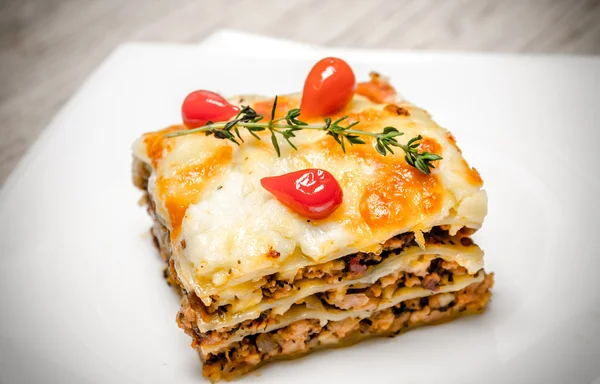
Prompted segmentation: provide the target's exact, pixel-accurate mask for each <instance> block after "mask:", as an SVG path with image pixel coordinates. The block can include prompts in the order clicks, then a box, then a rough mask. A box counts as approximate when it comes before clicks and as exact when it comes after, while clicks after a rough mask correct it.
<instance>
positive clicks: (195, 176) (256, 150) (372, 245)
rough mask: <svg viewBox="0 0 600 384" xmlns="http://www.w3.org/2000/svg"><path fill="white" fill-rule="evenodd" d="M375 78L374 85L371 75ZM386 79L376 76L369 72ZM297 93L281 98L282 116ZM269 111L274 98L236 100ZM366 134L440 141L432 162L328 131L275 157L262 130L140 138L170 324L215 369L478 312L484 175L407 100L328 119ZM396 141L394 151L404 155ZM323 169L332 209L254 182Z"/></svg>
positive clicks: (143, 182) (140, 166)
mask: <svg viewBox="0 0 600 384" xmlns="http://www.w3.org/2000/svg"><path fill="white" fill-rule="evenodd" d="M373 81H380V80H379V79H376V78H374V79H373V80H372V82H373ZM376 85H377V84H376ZM300 98H301V95H299V94H294V95H287V96H284V97H279V102H278V104H277V108H276V111H275V116H276V117H277V116H283V115H285V114H286V113H287V111H289V110H291V109H293V108H298V106H299V104H300ZM230 101H231V103H232V104H235V105H240V106H241V105H245V106H248V105H249V106H251V107H252V108H253V109H254V110H255V111H257V112H258V113H261V114H264V115H268V114H269V113H270V109H271V106H272V105H273V99H270V98H262V97H256V96H242V97H236V98H233V99H231V100H230ZM340 116H348V120H349V121H360V124H359V127H360V129H362V130H366V131H372V132H375V131H381V130H382V129H383V128H384V127H388V126H393V127H395V128H397V129H398V130H399V131H402V132H404V135H403V136H399V137H398V141H399V142H400V143H402V144H405V143H406V142H407V141H408V140H409V139H410V138H411V137H416V136H418V135H421V136H422V137H423V139H422V140H421V141H420V142H419V143H420V146H419V150H421V151H428V152H431V153H436V154H438V155H440V156H442V158H443V159H442V160H438V161H436V162H435V168H434V169H432V171H431V173H430V174H425V173H423V172H421V171H419V170H418V169H417V168H415V167H413V166H410V165H409V164H407V162H406V160H405V158H404V154H402V153H395V154H388V155H387V156H382V155H381V154H380V153H378V152H377V150H376V148H375V145H374V142H373V141H369V138H366V139H365V141H366V145H354V146H347V147H346V148H345V152H344V151H343V150H342V148H341V147H340V145H339V144H338V143H336V141H335V140H334V138H333V137H332V136H330V135H327V134H326V133H325V132H323V131H318V130H312V131H308V130H306V131H299V132H296V136H295V142H294V143H295V145H296V147H297V149H294V148H291V147H290V146H286V145H284V144H285V142H283V140H282V142H281V145H280V148H281V154H280V156H277V154H276V153H275V150H274V148H273V146H272V145H270V144H271V142H270V139H269V136H268V135H267V133H265V132H256V134H257V135H259V136H260V137H261V138H262V140H255V139H253V137H252V136H250V134H249V133H248V132H240V133H241V135H242V138H243V139H244V142H243V143H241V145H239V146H238V145H236V144H234V143H232V142H231V141H228V140H222V139H220V138H218V137H215V136H214V135H211V136H207V135H204V134H190V135H185V136H180V137H173V138H167V137H165V134H167V133H169V132H173V131H178V130H183V129H185V127H183V126H173V127H169V128H167V129H165V130H162V131H159V132H153V133H148V134H145V135H143V136H142V137H141V138H140V139H139V140H138V141H137V142H136V143H135V145H134V182H135V184H136V185H137V186H138V187H139V188H141V189H142V190H144V191H145V201H146V203H147V205H148V211H149V213H150V215H151V217H152V218H153V220H154V225H153V227H152V234H153V235H154V237H155V240H156V244H157V246H158V248H159V249H160V253H161V255H162V257H163V258H164V260H165V262H166V263H167V269H166V273H165V276H166V277H167V279H168V281H169V283H170V284H172V285H174V286H175V287H176V288H177V289H178V290H179V291H180V292H181V295H182V306H181V310H180V311H179V313H178V315H177V323H178V324H179V326H180V327H181V328H182V329H183V330H184V331H185V332H186V333H187V334H188V335H190V336H191V338H192V347H193V348H195V349H196V350H197V352H198V354H199V356H200V359H201V360H202V362H203V364H204V366H203V373H204V375H205V376H206V377H208V378H209V379H210V380H213V381H214V380H219V379H231V378H233V377H236V376H237V375H240V374H243V373H246V372H248V371H250V370H253V369H255V368H257V367H258V366H260V365H262V364H263V363H265V362H266V361H269V360H272V359H279V358H290V357H297V356H301V355H304V354H306V353H308V352H310V351H312V350H314V349H317V348H322V347H330V346H336V347H337V346H342V345H348V344H352V343H355V342H358V341H360V340H362V339H364V338H366V337H371V336H389V335H397V334H398V333H400V332H403V331H405V330H408V329H411V328H413V327H417V326H420V325H426V324H437V323H440V322H444V321H448V320H451V319H453V318H456V317H458V316H460V315H464V314H472V313H479V312H481V311H482V310H483V309H484V308H485V306H486V304H487V302H488V299H489V297H490V287H491V286H492V275H491V274H488V273H486V272H485V271H484V269H483V252H482V251H481V249H480V248H479V247H478V246H477V245H476V244H474V242H473V240H472V239H471V235H472V234H473V233H474V232H475V231H476V230H478V229H479V228H480V227H481V225H482V222H483V219H484V217H485V215H486V212H487V196H486V193H485V191H484V190H482V189H481V188H482V180H481V178H480V176H479V174H478V173H477V171H476V170H475V169H473V168H471V167H470V166H469V165H468V164H467V162H466V161H465V159H464V158H463V156H462V154H461V151H460V149H459V148H458V146H457V144H456V141H455V140H454V138H453V136H452V135H451V134H450V133H449V132H448V131H446V130H445V129H443V128H441V127H440V126H438V125H437V124H436V123H435V122H434V121H433V120H432V119H431V117H430V115H429V114H428V113H427V112H426V111H424V110H422V109H420V108H418V107H416V106H414V105H412V104H410V103H409V102H407V101H405V100H402V99H398V100H396V101H394V102H389V101H384V100H380V99H377V98H373V97H370V95H368V94H367V95H366V96H361V95H359V94H357V95H355V96H354V97H353V99H352V100H351V101H350V103H349V104H348V105H347V106H346V107H345V109H344V110H342V111H340V112H339V113H337V114H336V115H335V116H333V117H332V118H336V117H340ZM397 152H398V151H397ZM307 168H318V169H324V170H327V171H328V172H329V173H331V174H332V175H333V176H334V177H335V179H336V180H337V181H338V183H339V185H340V187H341V189H342V190H343V202H342V204H341V205H340V206H339V208H338V209H337V210H336V211H335V212H334V213H333V214H331V215H330V216H329V217H327V218H324V219H318V220H315V219H312V220H311V219H308V218H306V217H303V216H301V215H299V214H297V213H295V212H294V211H292V210H291V209H289V208H288V207H286V206H285V205H283V204H282V203H281V202H279V201H278V200H277V199H276V198H274V196H273V195H271V194H270V193H268V192H267V191H266V190H265V189H264V188H262V187H261V183H260V180H261V179H262V178H264V177H269V176H275V175H281V174H286V173H289V172H293V171H297V170H302V169H307Z"/></svg>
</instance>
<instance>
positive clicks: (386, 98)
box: [356, 72, 396, 104]
mask: <svg viewBox="0 0 600 384" xmlns="http://www.w3.org/2000/svg"><path fill="white" fill-rule="evenodd" d="M370 76H371V81H368V82H364V83H358V84H357V86H356V94H358V95H361V96H364V97H366V98H367V99H369V100H371V101H372V102H374V103H377V104H384V103H393V102H394V101H395V100H396V90H395V89H394V87H392V86H391V85H390V83H389V82H388V80H387V79H385V78H383V77H381V76H380V75H379V74H378V73H376V72H371V73H370Z"/></svg>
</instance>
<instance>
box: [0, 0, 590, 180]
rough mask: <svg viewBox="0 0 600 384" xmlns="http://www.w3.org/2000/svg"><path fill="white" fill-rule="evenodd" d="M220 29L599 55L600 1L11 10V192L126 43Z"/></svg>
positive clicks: (36, 4) (335, 41)
mask: <svg viewBox="0 0 600 384" xmlns="http://www.w3.org/2000/svg"><path fill="white" fill-rule="evenodd" d="M219 28H233V29H238V30H242V31H248V32H254V33H260V34H265V35H271V36H279V37H283V38H288V39H293V40H298V41H302V42H307V43H315V44H324V45H328V46H345V47H368V48H393V49H421V50H427V49H435V50H461V51H493V52H527V53H561V54H586V55H599V54H600V1H599V0H573V1H569V0H446V1H441V0H412V1H411V0H372V1H367V0H287V1H283V0H220V1H211V0H170V1H150V0H148V1H146V0H130V1H125V0H0V84H1V87H0V137H1V138H2V139H1V140H0V183H3V182H4V180H5V179H6V177H7V176H8V174H9V173H10V171H11V170H12V169H13V168H14V166H15V165H16V163H17V161H18V160H19V159H20V158H21V156H22V155H23V153H24V152H25V151H26V150H27V148H28V147H29V146H30V145H31V144H32V142H33V141H34V140H35V139H36V138H37V137H38V135H39V133H40V132H41V131H42V130H43V128H44V127H45V126H46V125H47V124H48V122H49V121H50V119H51V118H52V116H53V115H54V114H55V113H56V112H57V111H58V109H60V107H61V106H62V105H63V104H64V103H65V102H66V101H67V99H68V98H69V97H70V96H71V95H72V94H73V93H74V92H75V90H76V89H77V87H78V86H79V85H80V84H81V83H82V81H83V80H84V79H85V78H86V76H88V75H89V74H90V72H91V71H92V70H93V69H94V68H95V67H96V66H97V65H98V64H99V63H100V62H101V61H102V60H103V59H104V58H105V57H106V56H107V55H108V54H109V53H110V52H111V51H112V50H113V49H114V48H115V47H116V46H117V45H119V44H120V43H123V42H127V41H165V42H189V43H196V42H199V41H200V40H202V38H204V37H205V36H207V35H209V34H210V33H212V32H213V31H215V30H216V29H219Z"/></svg>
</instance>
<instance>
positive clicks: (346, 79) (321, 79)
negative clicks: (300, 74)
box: [300, 57, 356, 117]
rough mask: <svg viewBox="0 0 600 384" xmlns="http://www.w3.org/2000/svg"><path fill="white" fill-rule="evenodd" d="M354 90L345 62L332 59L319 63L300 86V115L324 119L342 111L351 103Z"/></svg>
mask: <svg viewBox="0 0 600 384" xmlns="http://www.w3.org/2000/svg"><path fill="white" fill-rule="evenodd" d="M355 88H356V79H355V77H354V72H352V68H350V66H349V65H348V63H346V62H345V61H344V60H342V59H338V58H335V57H327V58H325V59H323V60H321V61H319V62H318V63H317V64H315V66H314V67H313V68H312V69H311V71H310V73H309V74H308V77H307V78H306V82H305V83H304V91H303V93H302V102H301V104H300V110H301V111H302V116H304V117H319V116H327V115H330V114H333V113H335V112H337V111H339V110H341V109H343V108H344V107H345V106H346V105H348V103H349V102H350V100H352V96H353V95H354V89H355Z"/></svg>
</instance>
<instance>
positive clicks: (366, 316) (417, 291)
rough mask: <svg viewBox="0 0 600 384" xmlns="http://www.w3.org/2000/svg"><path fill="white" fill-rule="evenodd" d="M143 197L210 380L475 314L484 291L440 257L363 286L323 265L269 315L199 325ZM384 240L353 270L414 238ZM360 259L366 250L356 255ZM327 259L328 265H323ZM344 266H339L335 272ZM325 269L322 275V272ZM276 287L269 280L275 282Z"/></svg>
mask: <svg viewBox="0 0 600 384" xmlns="http://www.w3.org/2000/svg"><path fill="white" fill-rule="evenodd" d="M136 165H137V166H135V167H134V181H135V184H136V185H137V186H138V187H140V188H141V189H145V188H146V186H147V177H148V175H149V172H148V170H147V169H146V168H144V167H143V166H142V165H141V164H136ZM145 202H146V203H147V205H148V211H149V213H150V215H151V216H152V217H153V218H154V221H155V223H154V226H153V228H152V231H151V232H152V234H153V236H154V239H155V243H156V245H157V247H158V248H159V250H160V253H161V256H162V257H163V259H164V260H165V261H166V262H167V269H166V270H165V278H167V281H168V283H169V284H171V285H173V286H174V287H176V289H177V290H178V291H179V293H181V295H182V307H181V310H180V311H179V313H178V316H177V322H178V324H179V326H180V327H181V328H182V329H183V330H184V331H185V332H186V333H187V334H188V335H190V336H191V337H192V340H193V341H192V347H193V348H195V349H196V350H197V352H198V354H199V356H200V359H201V360H202V361H203V363H204V367H203V374H204V376H206V377H208V378H209V379H210V380H211V381H216V380H220V379H232V378H235V377H236V376H238V375H241V374H244V373H246V372H248V371H251V370H253V369H256V368H257V367H259V366H260V365H262V364H263V363H265V362H267V361H269V360H274V359H286V358H295V357H299V356H302V355H304V354H306V353H309V352H310V351H312V350H315V349H318V348H325V347H339V346H346V345H349V344H353V343H356V342H359V341H361V340H362V339H364V338H367V337H375V336H391V335H396V334H398V333H400V332H402V331H405V330H408V329H411V328H414V327H417V326H420V325H427V324H436V323H440V322H445V321H449V320H452V319H453V318H456V317H458V316H461V315H464V314H472V313H479V312H481V311H482V310H483V309H484V308H485V306H486V305H487V302H488V300H489V297H490V288H491V286H492V284H493V275H492V274H486V273H485V272H484V271H483V269H480V270H478V271H477V272H475V271H476V269H475V270H472V271H471V272H468V271H467V269H466V268H465V267H464V266H462V265H460V263H457V262H456V261H449V260H444V259H443V258H442V257H441V256H440V255H438V257H436V258H431V259H430V260H429V261H428V262H427V263H423V262H421V265H423V267H424V269H423V271H422V273H420V274H419V273H416V274H415V273H409V272H407V271H402V270H394V273H392V274H389V275H385V276H382V277H381V278H379V279H377V280H375V279H373V281H371V282H369V283H368V284H364V283H363V284H358V285H344V284H342V285H339V286H336V281H337V282H339V281H344V279H348V277H346V276H345V275H339V276H338V275H336V274H335V273H336V272H335V271H333V272H332V270H329V269H331V268H325V269H326V270H327V271H326V272H327V273H329V274H332V275H331V276H330V278H329V280H328V283H327V284H328V285H327V286H328V288H327V290H326V291H319V292H317V293H314V294H311V295H310V296H307V297H304V298H302V299H301V300H299V301H295V300H296V299H294V301H295V302H294V304H293V305H292V307H290V309H288V310H287V311H286V312H284V313H277V311H274V310H271V309H268V310H265V311H262V312H261V313H260V316H259V317H258V318H249V319H247V320H245V321H243V322H239V323H237V324H235V325H231V326H222V327H218V328H215V329H213V330H203V331H201V330H200V329H199V324H201V323H202V322H201V321H200V320H201V319H203V316H204V317H207V316H209V317H210V316H213V315H214V314H213V313H208V312H207V309H208V308H207V307H206V306H205V305H204V304H203V303H202V302H201V301H200V299H199V298H198V297H197V296H196V295H195V294H194V293H193V292H191V293H189V294H188V293H187V292H186V291H185V289H183V287H182V286H181V285H180V283H179V279H178V277H177V272H176V270H175V268H174V266H173V262H172V260H170V256H171V255H170V241H169V232H168V229H167V228H166V227H164V226H163V225H162V224H161V223H160V221H159V219H158V218H157V215H156V214H155V212H154V204H153V202H152V200H151V199H150V197H149V195H148V194H146V198H145ZM470 233H471V232H469V231H466V232H465V233H464V234H463V235H461V236H460V237H459V238H458V239H457V238H454V237H453V238H451V240H450V243H452V244H453V246H454V243H455V242H456V243H457V245H458V243H463V244H462V246H463V248H461V249H462V250H463V251H464V250H468V247H469V246H471V245H472V240H471V239H470V238H469V235H470ZM390 240H394V241H392V242H391V243H390V244H389V247H388V248H391V249H392V251H390V252H391V253H389V255H387V256H384V257H379V258H378V259H377V260H371V263H372V265H370V266H369V267H364V268H363V269H364V270H360V271H358V272H357V273H355V274H356V275H357V276H363V277H364V276H365V275H366V274H368V273H370V271H371V269H375V268H378V264H381V265H382V266H383V265H384V264H385V263H389V262H394V260H392V259H393V258H394V257H395V256H390V255H392V254H393V252H394V251H393V249H397V250H398V252H400V253H401V254H403V255H404V254H406V252H404V250H405V249H407V248H406V247H408V246H410V245H411V244H413V243H414V236H413V235H412V234H404V235H402V236H401V237H399V238H395V239H390ZM447 240H448V238H447V233H445V231H443V230H439V229H438V230H436V231H432V232H431V233H429V234H426V237H425V241H426V242H427V243H428V244H430V245H431V244H436V243H437V244H439V243H440V242H441V243H442V244H444V241H447ZM412 246H413V247H414V244H413V245H412ZM473 247H475V246H473ZM456 249H458V248H456ZM477 249H478V248H477ZM351 256H352V255H351ZM368 257H372V255H367V254H364V255H362V256H361V258H368ZM386 257H387V259H386ZM398 257H404V256H398ZM464 257H466V255H463V259H464ZM463 262H464V260H463ZM329 264H331V263H328V264H325V265H324V266H325V267H327V266H329ZM478 268H479V267H478ZM347 269H348V267H347V266H346V267H344V268H343V271H346V270H347ZM320 272H323V271H320V270H319V268H318V267H311V268H308V269H307V271H305V273H304V274H302V278H310V277H311V275H313V274H317V275H318V276H321V275H323V274H324V272H323V273H320ZM338 272H339V271H338ZM327 273H325V276H328V275H327ZM344 273H347V272H344ZM321 277H323V276H321ZM338 279H339V280H338ZM274 282H275V283H279V281H274ZM294 283H295V282H294V281H292V282H291V284H294ZM277 286H278V285H277V284H276V285H275V287H277ZM286 287H287V286H286ZM293 291H294V290H292V292H293ZM263 292H265V300H267V301H268V300H271V299H277V298H278V296H281V297H282V298H283V299H285V292H279V291H273V290H272V289H271V290H266V289H265V290H264V291H263ZM221 309H222V308H221ZM219 310H220V307H216V308H215V313H218V311H219Z"/></svg>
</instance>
